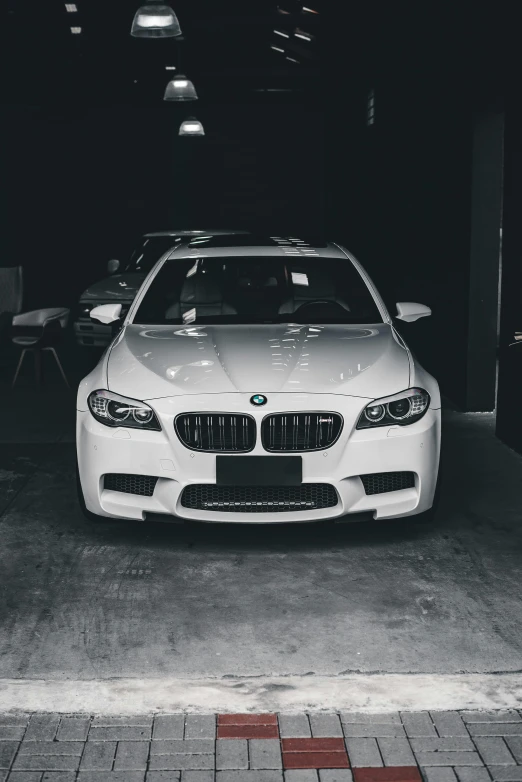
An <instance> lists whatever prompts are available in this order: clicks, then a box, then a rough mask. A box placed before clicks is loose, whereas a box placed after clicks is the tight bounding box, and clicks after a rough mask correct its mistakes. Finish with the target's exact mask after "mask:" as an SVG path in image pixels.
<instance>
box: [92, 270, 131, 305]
mask: <svg viewBox="0 0 522 782" xmlns="http://www.w3.org/2000/svg"><path fill="white" fill-rule="evenodd" d="M144 279H145V275H144V274H133V273H131V272H129V273H123V274H112V275H111V276H110V277H106V278H105V279H104V280H100V282H95V283H94V285H90V286H89V287H88V288H87V290H86V291H84V292H83V293H82V295H81V297H80V301H106V300H107V299H114V301H122V300H123V301H132V300H133V299H134V297H135V296H136V294H137V292H138V291H139V289H140V287H141V283H142V282H143V280H144Z"/></svg>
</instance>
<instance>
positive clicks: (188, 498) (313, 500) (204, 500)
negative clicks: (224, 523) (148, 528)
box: [181, 483, 338, 513]
mask: <svg viewBox="0 0 522 782" xmlns="http://www.w3.org/2000/svg"><path fill="white" fill-rule="evenodd" d="M337 502H338V499H337V493H336V491H335V489H334V487H333V486H331V485H330V484H328V483H302V484H301V485H300V486H217V485H215V484H211V483H210V484H193V485H192V486H187V487H186V488H185V489H184V490H183V494H182V495H181V504H182V506H183V507H184V508H192V509H193V510H206V511H223V512H228V513H284V512H287V513H288V512H291V511H302V510H319V509H321V508H333V507H335V506H336V505H337Z"/></svg>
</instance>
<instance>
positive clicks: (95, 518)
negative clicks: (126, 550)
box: [76, 462, 114, 524]
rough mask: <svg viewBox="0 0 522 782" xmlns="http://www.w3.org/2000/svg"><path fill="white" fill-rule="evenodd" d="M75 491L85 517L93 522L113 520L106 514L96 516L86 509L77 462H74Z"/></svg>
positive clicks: (101, 522) (99, 522)
mask: <svg viewBox="0 0 522 782" xmlns="http://www.w3.org/2000/svg"><path fill="white" fill-rule="evenodd" d="M76 491H77V493H78V504H79V505H80V508H81V509H82V513H83V515H84V516H85V518H86V519H88V520H89V521H90V522H92V523H93V524H107V523H110V522H111V521H114V519H111V518H109V517H107V516H98V515H97V514H96V513H92V512H91V511H90V510H87V507H86V505H85V499H84V496H83V489H82V484H81V481H80V471H79V469H78V462H76Z"/></svg>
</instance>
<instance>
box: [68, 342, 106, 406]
mask: <svg viewBox="0 0 522 782" xmlns="http://www.w3.org/2000/svg"><path fill="white" fill-rule="evenodd" d="M111 349H112V344H111V345H110V346H109V347H108V348H107V350H106V351H105V353H104V354H103V355H102V357H101V358H100V360H99V361H98V363H97V364H96V366H95V367H94V369H93V370H92V371H91V372H89V374H88V375H87V376H86V377H84V378H83V380H82V381H81V382H80V385H79V386H78V394H77V397H76V409H77V410H82V411H86V410H88V409H89V408H88V405H87V398H88V396H89V394H90V393H91V392H92V391H96V390H97V389H99V388H104V389H107V388H108V385H107V364H108V361H109V355H110V352H111Z"/></svg>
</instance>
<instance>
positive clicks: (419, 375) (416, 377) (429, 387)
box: [410, 355, 441, 410]
mask: <svg viewBox="0 0 522 782" xmlns="http://www.w3.org/2000/svg"><path fill="white" fill-rule="evenodd" d="M411 358H412V377H411V383H410V385H411V386H412V387H417V388H425V389H426V391H427V392H428V393H429V395H430V398H431V404H430V407H431V408H432V410H440V408H441V400H440V389H439V384H438V383H437V381H436V380H435V378H434V377H433V376H432V375H430V374H429V372H426V370H425V369H424V367H423V366H421V365H420V364H419V360H418V359H417V358H416V357H415V356H413V355H412V357H411Z"/></svg>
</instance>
